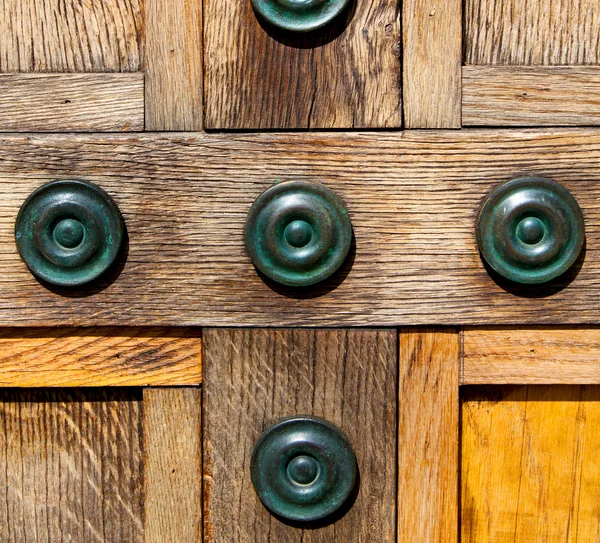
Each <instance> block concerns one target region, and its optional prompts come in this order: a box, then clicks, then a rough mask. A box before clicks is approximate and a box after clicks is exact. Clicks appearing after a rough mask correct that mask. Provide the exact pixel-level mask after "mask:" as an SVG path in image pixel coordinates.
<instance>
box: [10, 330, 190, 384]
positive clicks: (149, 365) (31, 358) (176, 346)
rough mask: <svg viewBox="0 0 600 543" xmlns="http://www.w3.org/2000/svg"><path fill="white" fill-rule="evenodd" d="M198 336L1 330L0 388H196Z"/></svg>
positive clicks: (170, 332)
mask: <svg viewBox="0 0 600 543" xmlns="http://www.w3.org/2000/svg"><path fill="white" fill-rule="evenodd" d="M201 380H202V355H201V339H200V331H199V330H193V329H187V328H184V329H160V328H158V329H146V328H141V329H140V328H91V329H90V328H76V329H74V328H51V329H48V328H40V329H36V328H27V329H23V328H19V329H15V328H2V329H0V387H80V386H88V387H89V386H94V387H99V386H145V385H155V386H162V385H197V384H200V382H201Z"/></svg>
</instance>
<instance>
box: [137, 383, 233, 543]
mask: <svg viewBox="0 0 600 543" xmlns="http://www.w3.org/2000/svg"><path fill="white" fill-rule="evenodd" d="M201 397H202V396H201V391H200V389H199V388H147V389H145V390H144V403H143V407H144V517H145V524H144V536H145V539H144V543H171V542H172V543H178V542H182V543H183V542H189V543H195V542H198V543H200V542H201V541H202V439H201V434H202V428H201V420H200V417H201V408H202V402H201ZM221 506H222V507H224V508H225V509H227V506H226V504H225V503H223V504H221Z"/></svg>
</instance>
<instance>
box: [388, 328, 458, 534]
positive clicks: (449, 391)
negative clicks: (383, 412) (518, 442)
mask: <svg viewBox="0 0 600 543" xmlns="http://www.w3.org/2000/svg"><path fill="white" fill-rule="evenodd" d="M399 359H400V379H399V396H398V412H399V429H398V451H399V452H398V481H399V483H398V542H399V543H414V542H416V541H419V542H420V541H427V542H428V543H452V542H455V543H457V542H458V535H459V534H458V490H459V483H458V474H459V464H458V448H459V445H458V429H459V422H458V420H459V400H458V385H459V382H458V370H459V335H458V331H457V330H448V329H435V328H430V329H419V328H416V329H402V330H401V331H400V352H399Z"/></svg>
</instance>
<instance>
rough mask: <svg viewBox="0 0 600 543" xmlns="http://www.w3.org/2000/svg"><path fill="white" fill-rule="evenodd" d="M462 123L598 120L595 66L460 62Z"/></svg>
mask: <svg viewBox="0 0 600 543" xmlns="http://www.w3.org/2000/svg"><path fill="white" fill-rule="evenodd" d="M462 100H463V102H462V122H463V125H465V126H569V125H571V126H578V125H579V126H581V125H600V70H598V69H597V68H596V67H590V66H583V67H577V66H560V67H559V66H542V67H529V66H521V67H510V66H465V67H464V68H463V92H462Z"/></svg>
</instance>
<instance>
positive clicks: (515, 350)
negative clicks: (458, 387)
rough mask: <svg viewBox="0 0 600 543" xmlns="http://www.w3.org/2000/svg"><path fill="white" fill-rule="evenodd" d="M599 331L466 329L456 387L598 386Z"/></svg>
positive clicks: (572, 328)
mask: <svg viewBox="0 0 600 543" xmlns="http://www.w3.org/2000/svg"><path fill="white" fill-rule="evenodd" d="M599 353H600V329H598V328H589V327H569V328H554V327H552V328H542V327H536V328H466V329H465V330H464V332H463V369H462V376H461V381H462V383H463V384H466V385H471V384H472V385H476V384H514V385H518V384H532V385H533V384H574V385H575V384H581V385H584V384H600V356H599Z"/></svg>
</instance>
